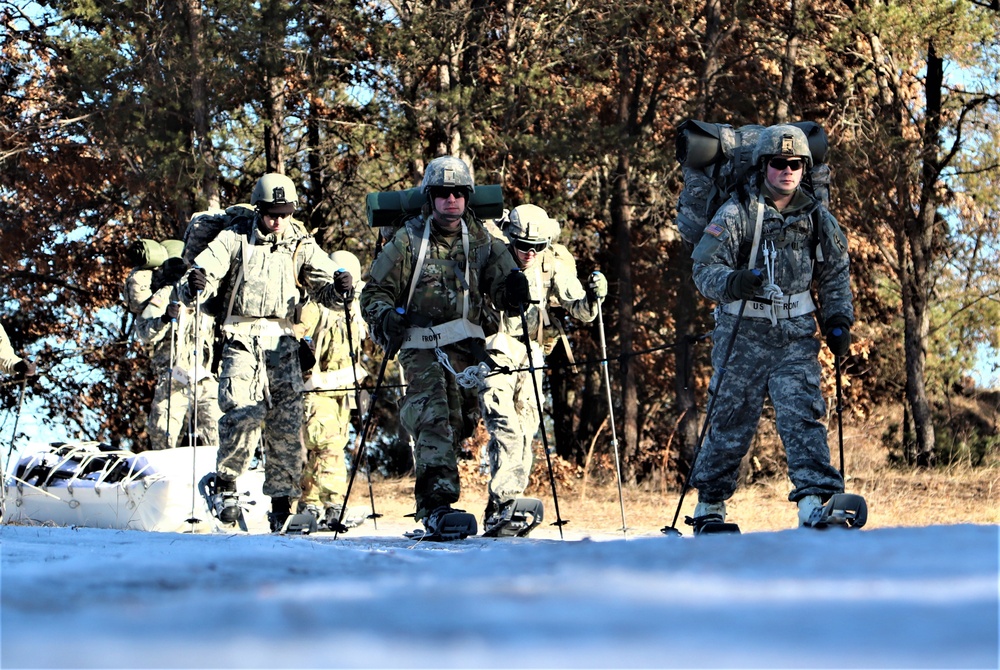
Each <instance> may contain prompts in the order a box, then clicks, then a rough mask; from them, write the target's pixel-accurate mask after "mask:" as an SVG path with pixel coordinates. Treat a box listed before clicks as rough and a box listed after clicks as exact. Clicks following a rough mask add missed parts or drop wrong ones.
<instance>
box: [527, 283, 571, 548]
mask: <svg viewBox="0 0 1000 670" xmlns="http://www.w3.org/2000/svg"><path fill="white" fill-rule="evenodd" d="M521 331H522V333H523V334H524V344H525V347H527V349H528V372H529V374H530V375H531V385H532V387H533V388H534V389H535V403H536V404H537V405H538V423H539V427H540V428H541V429H542V449H544V451H545V463H546V464H547V465H548V468H549V483H550V484H551V485H552V504H553V506H554V507H555V508H556V520H555V521H554V522H552V524H550V525H553V526H556V527H557V528H559V539H560V540H562V539H564V538H563V531H562V527H563V526H564V525H566V524H567V523H569V519H567V520H565V521H564V520H563V518H562V516H561V515H560V514H559V496H558V495H556V475H555V473H554V472H553V471H552V456H550V455H549V438H548V436H547V435H546V434H545V412H544V410H543V408H542V393H541V391H540V390H539V389H538V379H537V378H536V377H535V356H534V354H533V353H532V351H531V337H530V336H529V334H528V318H527V317H526V316H525V315H524V303H522V304H521Z"/></svg>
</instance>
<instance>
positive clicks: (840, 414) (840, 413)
mask: <svg viewBox="0 0 1000 670" xmlns="http://www.w3.org/2000/svg"><path fill="white" fill-rule="evenodd" d="M833 366H834V368H836V375H835V378H836V380H837V441H838V442H839V443H840V478H841V479H843V480H844V482H845V483H846V482H847V475H845V474H844V395H843V392H842V387H841V382H840V355H839V354H834V355H833Z"/></svg>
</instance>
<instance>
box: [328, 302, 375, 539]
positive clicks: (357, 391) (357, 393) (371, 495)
mask: <svg viewBox="0 0 1000 670" xmlns="http://www.w3.org/2000/svg"><path fill="white" fill-rule="evenodd" d="M351 297H352V298H353V296H351ZM344 316H345V318H346V323H345V327H344V329H345V330H346V331H347V351H348V355H350V357H351V374H353V375H354V404H355V405H357V408H358V416H361V411H362V410H361V384H360V383H358V369H357V368H356V367H355V365H357V360H356V359H355V353H354V335H353V334H352V332H351V331H352V328H351V324H352V323H353V320H352V314H351V300H350V299H345V300H344ZM358 344H360V342H359V343H358ZM352 465H353V464H352ZM365 467H366V470H365V472H366V473H367V475H368V502H370V503H371V506H372V513H371V514H370V515H369V517H368V518H369V519H371V520H372V525H373V526H374V527H375V530H378V518H379V517H380V516H382V515H381V514H379V513H378V512H376V511H375V492H374V491H373V490H372V468H371V463H369V462H368V459H367V457H366V458H365ZM344 507H345V508H346V507H347V499H346V498H345V499H344ZM341 512H343V510H341ZM339 521H340V520H339V519H338V523H339Z"/></svg>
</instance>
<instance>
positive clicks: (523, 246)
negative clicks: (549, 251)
mask: <svg viewBox="0 0 1000 670" xmlns="http://www.w3.org/2000/svg"><path fill="white" fill-rule="evenodd" d="M548 246H549V243H548V242H529V241H527V240H519V239H517V238H515V239H514V248H515V249H517V250H518V251H522V252H524V253H528V252H529V251H534V252H535V253H536V254H540V253H542V252H543V251H545V249H546V248H547V247H548Z"/></svg>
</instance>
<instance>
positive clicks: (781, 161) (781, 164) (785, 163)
mask: <svg viewBox="0 0 1000 670" xmlns="http://www.w3.org/2000/svg"><path fill="white" fill-rule="evenodd" d="M805 163H806V162H805V161H804V160H802V159H801V158H792V159H788V158H778V157H775V158H772V159H771V160H769V161H768V162H767V164H768V165H770V166H771V167H773V168H774V169H775V170H784V169H785V168H791V169H792V172H798V171H799V170H801V169H802V166H803V165H805Z"/></svg>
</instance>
